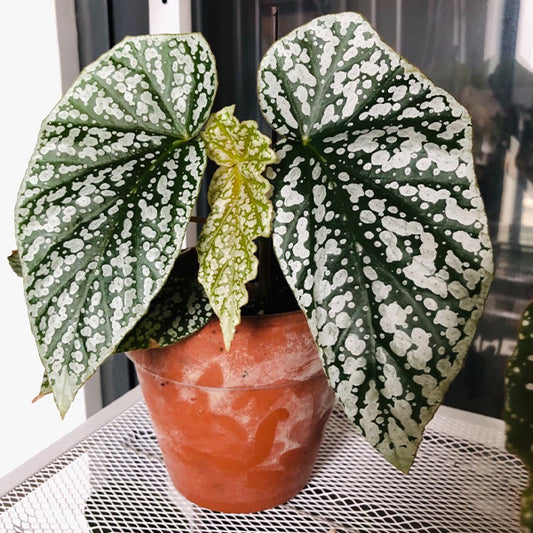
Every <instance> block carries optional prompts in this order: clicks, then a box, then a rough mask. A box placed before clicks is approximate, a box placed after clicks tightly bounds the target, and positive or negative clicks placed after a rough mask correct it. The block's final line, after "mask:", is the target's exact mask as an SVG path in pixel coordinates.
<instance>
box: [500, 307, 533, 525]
mask: <svg viewBox="0 0 533 533" xmlns="http://www.w3.org/2000/svg"><path fill="white" fill-rule="evenodd" d="M505 392H506V398H505V411H504V420H505V422H506V426H507V449H508V450H509V451H510V452H511V453H514V454H516V455H517V456H518V457H520V459H521V460H522V461H523V462H524V464H525V465H526V467H527V468H528V470H529V486H528V487H527V488H526V490H525V491H524V492H523V493H522V498H521V499H522V525H523V526H524V528H525V530H526V531H528V532H529V533H531V532H533V408H532V406H533V302H532V303H530V304H529V306H528V307H527V309H526V310H525V312H524V315H523V316H522V320H521V323H520V329H519V332H518V343H517V345H516V348H515V351H514V353H513V355H512V357H511V358H510V360H509V363H508V366H507V376H506V383H505Z"/></svg>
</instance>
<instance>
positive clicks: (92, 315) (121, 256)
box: [16, 34, 217, 414]
mask: <svg viewBox="0 0 533 533" xmlns="http://www.w3.org/2000/svg"><path fill="white" fill-rule="evenodd" d="M216 84H217V80H216V71H215V64H214V58H213V56H212V53H211V51H210V49H209V46H208V45H207V43H206V42H205V40H204V39H203V37H201V36H200V35H197V34H191V35H178V36H172V35H165V36H143V37H132V38H127V39H125V40H124V41H122V42H121V43H119V44H118V45H117V46H115V47H114V48H113V49H112V50H110V51H109V52H108V53H106V54H104V55H103V56H102V57H101V58H100V59H98V60H97V61H96V62H95V63H93V64H92V65H90V66H88V67H87V68H86V69H85V70H84V71H83V72H82V74H81V75H80V77H79V78H78V79H77V80H76V82H75V83H74V85H73V86H72V88H71V89H70V90H69V91H68V92H67V93H66V94H65V96H64V97H63V98H62V99H61V101H60V102H59V104H58V105H57V106H56V107H55V108H54V110H53V111H52V112H51V114H50V115H49V116H48V118H47V119H46V120H45V122H44V123H43V126H42V128H41V131H40V134H39V138H38V142H37V147H36V149H35V152H34V154H33V157H32V160H31V162H30V166H29V169H28V171H27V173H26V176H25V178H24V181H23V183H22V187H21V190H20V193H19V198H18V201H17V207H16V227H17V244H18V248H19V250H20V252H21V260H22V267H23V274H24V285H25V291H26V300H27V303H28V308H29V316H30V322H31V325H32V329H33V332H34V335H35V337H36V340H37V344H38V347H39V352H40V356H41V359H42V361H43V364H44V366H45V370H46V373H47V375H48V378H49V381H50V386H51V388H52V390H53V393H54V398H55V401H56V404H57V406H58V408H59V410H60V412H61V413H62V414H64V413H65V412H66V410H67V409H68V407H69V405H70V403H71V401H72V399H73V398H74V395H75V394H76V392H77V391H78V389H79V388H80V387H81V386H82V385H83V383H84V382H85V381H86V380H87V379H88V378H89V377H90V376H91V375H92V374H93V372H94V371H95V370H96V368H97V367H98V366H99V365H100V364H101V362H102V361H103V360H104V359H105V358H106V357H107V356H108V355H110V354H111V353H112V352H113V351H114V349H115V348H116V346H117V345H118V344H119V343H120V341H121V340H122V338H123V337H124V335H125V334H126V333H127V332H128V331H129V330H130V329H131V328H132V327H133V326H134V324H135V323H136V322H137V321H138V320H139V319H140V318H141V317H142V316H143V315H144V313H145V312H146V311H147V309H148V306H149V304H150V302H151V301H152V299H153V298H154V296H155V295H156V294H157V292H158V291H159V289H161V287H162V286H163V284H164V282H165V280H166V278H167V277H168V275H169V273H170V271H171V269H172V265H173V264H174V261H175V259H176V257H177V255H178V253H179V251H180V249H181V244H182V240H183V237H184V232H185V227H186V225H187V223H188V220H189V217H190V213H191V210H192V207H193V205H194V203H195V200H196V197H197V194H198V188H199V182H200V179H201V177H202V175H203V171H204V168H205V163H206V154H205V149H204V145H203V141H202V140H201V138H199V136H198V132H199V130H200V129H201V127H202V126H203V124H204V123H205V121H206V120H207V118H208V116H209V112H210V108H211V105H212V102H213V98H214V94H215V91H216Z"/></svg>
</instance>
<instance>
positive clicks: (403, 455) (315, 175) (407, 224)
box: [258, 13, 492, 471]
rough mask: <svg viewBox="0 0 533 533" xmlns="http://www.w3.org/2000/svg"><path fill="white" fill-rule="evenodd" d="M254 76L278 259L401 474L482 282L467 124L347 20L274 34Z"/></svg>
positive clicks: (334, 366)
mask: <svg viewBox="0 0 533 533" xmlns="http://www.w3.org/2000/svg"><path fill="white" fill-rule="evenodd" d="M258 83H259V85H258V87H259V101H260V105H261V108H262V111H263V113H264V114H265V117H266V119H267V121H268V122H269V123H270V124H271V125H272V127H273V128H274V129H275V130H277V131H278V133H280V134H282V135H284V136H285V138H284V139H282V141H281V142H280V143H279V144H278V146H277V150H278V156H279V158H280V161H279V164H277V165H275V166H273V167H272V168H271V169H269V170H268V171H267V172H268V173H267V175H268V176H269V177H271V178H272V179H273V182H274V196H273V199H272V200H273V203H274V208H275V216H274V229H273V240H274V247H275V251H276V255H277V257H278V260H279V262H280V264H281V267H282V270H283V272H284V274H285V276H286V277H287V280H288V282H289V285H290V286H291V288H292V289H293V291H294V293H295V295H296V298H297V300H298V302H299V304H300V306H301V307H302V309H303V310H304V311H305V313H306V314H307V317H308V321H309V325H310V328H311V331H312V333H313V334H314V336H315V338H316V341H317V344H318V346H319V351H320V354H321V356H322V359H323V363H324V368H325V371H326V374H327V376H328V378H329V381H330V384H331V385H332V387H334V389H335V390H336V393H337V396H338V398H339V399H340V401H341V403H342V404H343V406H344V410H345V412H346V414H347V416H348V417H349V418H350V419H351V420H353V421H354V423H355V424H356V426H357V427H359V428H360V431H361V432H362V434H363V435H364V436H365V437H366V439H367V440H368V441H369V442H370V444H372V445H373V446H374V447H376V448H377V449H378V450H379V451H380V452H381V453H382V454H383V455H384V456H385V457H386V458H387V459H388V460H389V461H390V462H391V463H393V464H394V465H396V466H397V467H398V468H399V469H401V470H402V471H407V470H408V469H409V468H410V466H411V464H412V461H413V459H414V455H415V453H416V450H417V447H418V445H419V443H420V440H421V438H422V432H423V428H424V426H425V425H426V424H427V422H428V421H429V420H430V419H431V417H432V416H433V414H434V413H435V411H436V409H437V407H438V406H439V404H440V403H441V401H442V398H443V395H444V393H445V391H446V389H447V387H448V385H449V383H450V382H451V380H452V379H453V378H454V376H455V375H456V374H457V373H458V371H459V369H460V368H461V365H462V363H463V360H464V357H465V354H466V351H467V348H468V346H469V344H470V342H471V339H472V337H473V335H474V330H475V326H476V323H477V321H478V319H479V317H480V315H481V312H482V309H483V305H484V301H485V298H486V295H487V292H488V289H489V285H490V280H491V275H492V252H491V245H490V241H489V237H488V231H487V220H486V216H485V212H484V209H483V203H482V200H481V196H480V193H479V190H478V187H477V185H476V180H475V176H474V166H473V161H472V155H471V125H470V120H469V117H468V115H467V113H466V111H465V110H464V109H463V108H462V107H461V106H460V105H459V104H458V103H457V102H456V101H455V100H454V99H453V98H452V97H451V96H450V95H448V94H447V93H446V92H445V91H443V90H441V89H439V88H437V87H435V85H433V83H431V82H430V81H429V80H428V79H427V78H426V77H425V76H424V75H423V74H421V73H420V72H419V71H418V70H416V69H415V68H414V67H413V66H412V65H410V64H409V63H407V62H406V61H405V60H404V59H402V58H401V57H400V56H399V55H397V54H396V53H395V52H394V51H393V50H391V49H390V48H389V47H388V46H386V45H385V44H384V43H383V42H382V41H381V40H380V39H379V37H378V35H377V34H376V33H375V31H374V30H373V29H372V27H371V26H370V25H369V24H368V23H367V22H366V21H365V20H364V19H363V18H362V17H360V16H359V15H356V14H354V13H343V14H340V15H331V16H325V17H321V18H318V19H315V20H314V21H312V22H310V23H309V24H307V25H305V26H302V27H301V28H299V29H297V30H295V31H294V32H292V33H290V34H289V35H287V36H286V37H284V38H282V39H281V40H280V41H278V42H277V43H275V44H274V46H273V47H272V48H271V49H270V50H269V51H268V52H267V53H266V55H265V57H264V58H263V60H262V62H261V65H260V70H259V80H258Z"/></svg>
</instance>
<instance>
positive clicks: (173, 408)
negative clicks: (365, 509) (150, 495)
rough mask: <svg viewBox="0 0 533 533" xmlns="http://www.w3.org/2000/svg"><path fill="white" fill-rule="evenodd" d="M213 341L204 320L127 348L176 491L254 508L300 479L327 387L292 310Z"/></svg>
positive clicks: (317, 437)
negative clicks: (195, 328)
mask: <svg viewBox="0 0 533 533" xmlns="http://www.w3.org/2000/svg"><path fill="white" fill-rule="evenodd" d="M223 346H224V345H223V341H222V334H221V332H220V326H219V323H218V321H212V322H210V323H209V324H208V325H207V326H206V327H205V328H204V329H202V330H201V331H200V332H198V333H197V334H195V335H193V336H191V337H189V338H187V339H184V340H183V341H180V342H179V343H177V344H175V345H173V346H170V347H168V348H157V349H152V350H139V351H136V352H132V353H130V354H129V355H130V357H131V359H132V360H133V361H134V363H135V366H136V369H137V374H138V376H139V381H140V384H141V388H142V391H143V395H144V398H145V400H146V404H147V406H148V409H149V411H150V415H151V417H152V422H153V425H154V430H155V433H156V435H157V439H158V441H159V445H160V447H161V451H162V453H163V457H164V460H165V463H166V466H167V469H168V472H169V474H170V478H171V479H172V482H173V483H174V485H175V487H176V488H177V489H178V491H179V492H180V493H181V494H182V495H183V496H185V497H186V498H187V499H189V500H190V501H192V502H194V503H196V504H198V505H200V506H202V507H207V508H209V509H212V510H216V511H222V512H227V513H248V512H254V511H259V510H263V509H267V508H270V507H273V506H275V505H278V504H281V503H283V502H285V501H287V500H288V499H290V498H291V497H292V496H294V495H295V494H297V493H298V492H299V491H300V490H301V489H302V488H303V487H304V486H305V484H306V483H307V481H308V480H309V477H310V475H311V470H312V468H313V464H314V461H315V458H316V455H317V453H318V449H319V447H320V443H321V440H322V435H323V431H324V427H325V425H326V422H327V420H328V418H329V415H330V413H331V410H332V407H333V403H334V395H333V392H332V390H331V389H330V387H329V386H328V383H327V381H326V378H325V376H324V373H323V371H322V365H321V363H320V360H319V358H318V354H317V350H316V346H315V343H314V341H313V338H312V337H311V334H310V332H309V329H308V326H307V322H306V320H305V317H304V316H303V314H302V313H300V312H295V313H285V314H280V315H271V316H265V317H244V318H243V320H242V323H241V324H240V325H239V326H238V328H237V332H236V335H235V338H234V340H233V343H232V346H231V350H230V352H226V351H225V350H224V348H223Z"/></svg>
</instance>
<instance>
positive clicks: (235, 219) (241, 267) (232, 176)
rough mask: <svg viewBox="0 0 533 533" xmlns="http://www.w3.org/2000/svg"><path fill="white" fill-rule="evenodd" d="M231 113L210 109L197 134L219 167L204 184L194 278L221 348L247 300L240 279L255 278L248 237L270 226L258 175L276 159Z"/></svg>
mask: <svg viewBox="0 0 533 533" xmlns="http://www.w3.org/2000/svg"><path fill="white" fill-rule="evenodd" d="M233 112H234V106H230V107H226V108H224V109H222V110H221V111H219V112H218V113H215V114H214V115H213V116H212V117H211V118H210V119H209V122H208V123H207V126H206V127H205V130H204V131H203V132H202V138H203V139H204V141H205V143H206V148H207V154H208V156H209V157H210V159H213V161H215V163H217V165H219V168H218V169H217V171H216V172H215V175H214V176H213V180H212V181H211V185H210V186H209V192H208V201H209V205H210V206H211V213H210V214H209V217H208V218H207V221H206V223H205V224H204V227H203V228H202V233H201V234H200V237H199V239H198V244H197V249H198V259H199V262H200V270H199V273H198V279H199V281H200V283H201V284H202V285H203V287H204V289H205V291H206V293H207V296H208V298H209V302H210V303H211V305H212V306H213V309H214V311H215V313H216V315H217V316H218V317H219V319H220V326H221V328H222V334H223V337H224V344H225V346H226V349H227V350H229V347H230V344H231V340H232V339H233V334H234V332H235V327H236V326H237V324H239V322H240V320H241V313H240V309H241V307H242V306H243V305H244V304H245V303H247V301H248V293H247V291H246V283H248V282H249V281H251V280H253V279H254V278H255V277H256V276H257V264H258V261H257V258H256V257H255V251H256V245H255V244H254V240H255V239H257V238H258V237H269V236H270V233H271V230H272V212H273V209H272V204H271V202H270V195H271V193H272V186H271V185H270V183H269V181H268V180H266V179H265V178H263V176H261V173H262V172H263V171H264V170H265V167H266V165H267V164H269V163H273V162H274V161H275V160H276V157H275V153H274V152H273V150H272V149H271V148H270V147H269V145H270V139H269V138H268V137H266V136H265V135H262V134H261V133H259V131H258V128H257V123H256V122H254V121H252V120H247V121H245V122H242V123H240V122H239V121H238V120H237V118H235V117H234V116H233Z"/></svg>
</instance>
